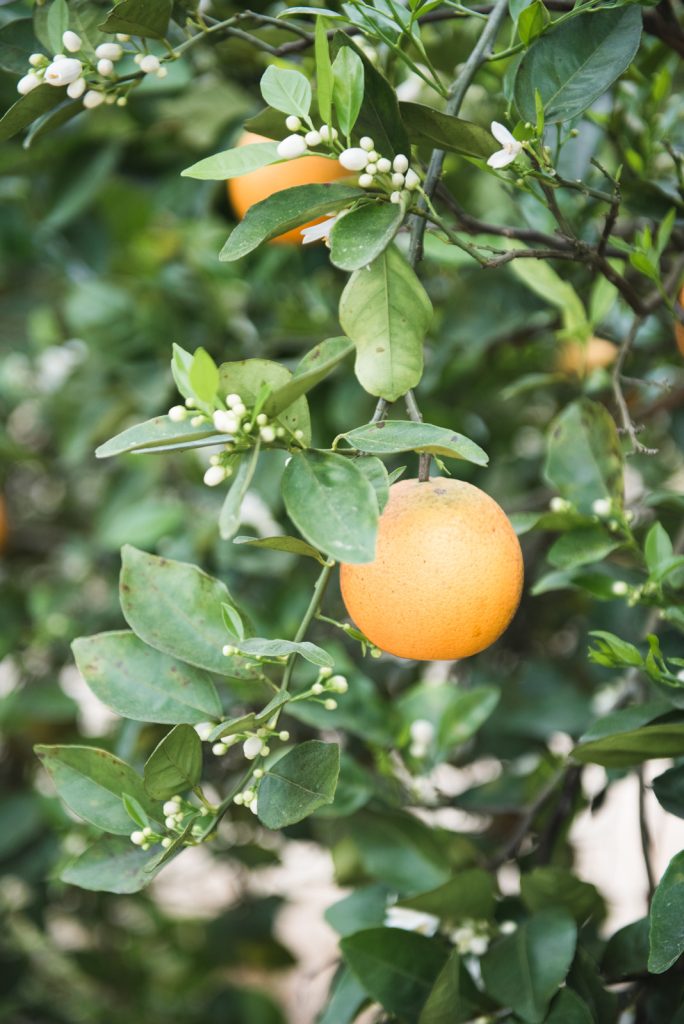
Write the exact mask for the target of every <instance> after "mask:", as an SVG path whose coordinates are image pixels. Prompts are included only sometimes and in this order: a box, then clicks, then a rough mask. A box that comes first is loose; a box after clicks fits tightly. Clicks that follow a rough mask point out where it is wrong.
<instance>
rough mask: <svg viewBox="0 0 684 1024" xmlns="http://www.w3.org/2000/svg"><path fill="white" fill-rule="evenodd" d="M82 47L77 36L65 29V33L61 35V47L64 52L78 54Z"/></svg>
mask: <svg viewBox="0 0 684 1024" xmlns="http://www.w3.org/2000/svg"><path fill="white" fill-rule="evenodd" d="M82 45H83V43H82V42H81V37H80V36H77V35H76V33H75V32H71V31H69V29H67V31H66V32H64V33H63V34H62V46H63V47H64V49H65V50H68V51H69V53H78V51H79V50H80V49H81V46H82Z"/></svg>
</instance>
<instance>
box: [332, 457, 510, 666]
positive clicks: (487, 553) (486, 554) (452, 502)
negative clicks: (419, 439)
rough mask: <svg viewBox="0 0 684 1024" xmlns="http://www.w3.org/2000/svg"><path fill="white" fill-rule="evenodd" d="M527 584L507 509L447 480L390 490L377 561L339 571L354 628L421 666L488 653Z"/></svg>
mask: <svg viewBox="0 0 684 1024" xmlns="http://www.w3.org/2000/svg"><path fill="white" fill-rule="evenodd" d="M522 584H523V560H522V552H521V550H520V544H519V542H518V538H517V537H516V535H515V532H514V530H513V527H512V526H511V523H510V521H509V520H508V518H507V516H506V514H505V513H504V511H503V509H502V508H501V507H500V506H499V505H498V504H497V503H496V502H495V501H494V499H493V498H490V497H489V495H488V494H485V492H484V491H481V490H480V489H479V488H478V487H474V486H473V485H472V484H468V483H465V482H464V481H461V480H452V479H448V478H443V477H433V478H432V479H430V480H429V481H425V482H424V483H421V482H419V481H418V480H400V481H399V482H398V483H396V484H393V485H392V487H390V496H389V501H388V502H387V505H386V506H385V509H384V511H383V512H382V515H381V516H380V522H379V528H378V539H377V546H376V551H375V559H374V561H372V562H368V563H365V564H362V565H349V564H345V565H342V566H341V567H340V585H341V589H342V598H343V600H344V603H345V606H346V609H347V612H348V613H349V615H350V617H351V618H352V620H353V621H354V623H355V624H356V626H357V627H358V628H359V629H360V630H361V631H362V632H363V633H365V635H366V636H367V637H368V639H369V640H370V641H371V643H373V644H375V646H376V647H379V648H380V649H381V650H383V651H387V652H388V653H389V654H394V655H396V656H398V657H400V658H411V659H413V660H418V661H433V660H443V659H455V658H466V657H468V656H469V655H471V654H477V653H478V652H479V651H482V650H484V649H485V648H486V647H489V645H490V644H492V643H494V641H495V640H497V639H498V637H500V636H501V634H502V633H503V631H504V630H505V629H506V627H507V626H508V625H509V623H510V621H511V619H512V618H513V615H514V614H515V611H516V609H517V607H518V604H519V603H520V595H521V593H522Z"/></svg>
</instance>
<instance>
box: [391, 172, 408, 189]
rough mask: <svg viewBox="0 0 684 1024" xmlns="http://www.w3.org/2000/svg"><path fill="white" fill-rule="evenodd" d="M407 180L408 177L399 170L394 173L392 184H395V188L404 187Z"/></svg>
mask: <svg viewBox="0 0 684 1024" xmlns="http://www.w3.org/2000/svg"><path fill="white" fill-rule="evenodd" d="M405 181H406V178H405V177H404V175H403V174H400V173H399V171H395V172H394V174H393V175H392V184H393V185H394V187H395V188H403V187H404V182H405Z"/></svg>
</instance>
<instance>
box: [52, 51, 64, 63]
mask: <svg viewBox="0 0 684 1024" xmlns="http://www.w3.org/2000/svg"><path fill="white" fill-rule="evenodd" d="M66 59H67V58H66V55H65V54H63V53H56V54H55V55H54V57H53V58H52V63H53V64H58V63H59V61H60V60H66Z"/></svg>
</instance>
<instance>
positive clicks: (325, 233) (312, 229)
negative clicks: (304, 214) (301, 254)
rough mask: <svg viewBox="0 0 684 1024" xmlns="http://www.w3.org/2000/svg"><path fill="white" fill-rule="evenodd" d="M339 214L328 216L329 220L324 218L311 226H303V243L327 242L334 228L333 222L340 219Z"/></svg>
mask: <svg viewBox="0 0 684 1024" xmlns="http://www.w3.org/2000/svg"><path fill="white" fill-rule="evenodd" d="M338 217H339V214H338V215H337V216H335V217H328V219H327V220H322V221H321V223H320V224H311V225H310V226H309V227H306V228H302V230H301V232H300V233H301V236H302V245H310V244H311V242H321V241H323V242H327V241H328V239H329V238H330V232H331V231H332V229H333V224H335V222H336V221H337V220H338Z"/></svg>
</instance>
